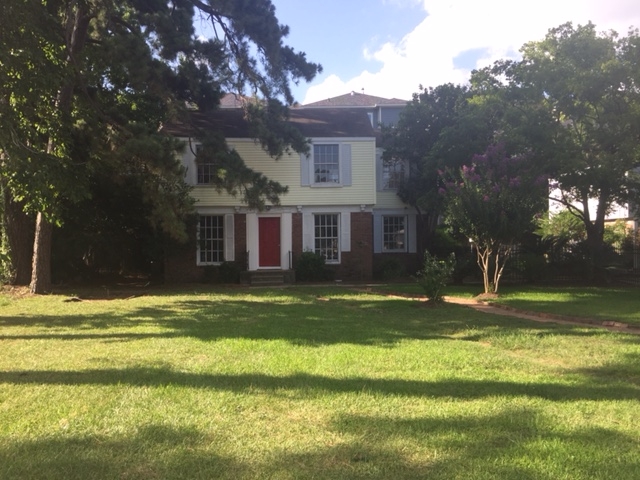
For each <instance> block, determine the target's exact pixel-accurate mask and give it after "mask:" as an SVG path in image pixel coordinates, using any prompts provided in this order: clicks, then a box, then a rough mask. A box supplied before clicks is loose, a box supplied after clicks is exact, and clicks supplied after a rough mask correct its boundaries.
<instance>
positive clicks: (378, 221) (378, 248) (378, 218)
mask: <svg viewBox="0 0 640 480" xmlns="http://www.w3.org/2000/svg"><path fill="white" fill-rule="evenodd" d="M373 253H382V215H380V214H379V213H374V214H373Z"/></svg>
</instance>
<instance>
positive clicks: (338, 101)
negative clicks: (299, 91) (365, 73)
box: [301, 92, 409, 108]
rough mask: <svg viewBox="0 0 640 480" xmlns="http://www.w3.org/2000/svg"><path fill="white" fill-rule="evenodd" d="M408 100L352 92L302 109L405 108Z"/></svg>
mask: <svg viewBox="0 0 640 480" xmlns="http://www.w3.org/2000/svg"><path fill="white" fill-rule="evenodd" d="M407 103H409V102H408V101H407V100H400V99H399V98H383V97H376V96H375V95H366V94H364V93H357V92H351V93H346V94H344V95H340V96H338V97H333V98H327V99H326V100H320V101H319V102H313V103H307V104H305V105H303V106H302V107H301V108H308V107H379V106H402V107H404V106H405V105H406V104H407Z"/></svg>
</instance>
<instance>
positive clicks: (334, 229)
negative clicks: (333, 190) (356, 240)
mask: <svg viewBox="0 0 640 480" xmlns="http://www.w3.org/2000/svg"><path fill="white" fill-rule="evenodd" d="M339 224H340V216H339V215H338V214H336V213H331V214H316V215H314V227H315V228H314V242H315V252H316V253H319V254H320V255H322V256H323V257H324V258H325V260H326V262H327V263H338V262H339V261H340V247H339V245H340V235H339V230H340V229H339V227H338V225H339Z"/></svg>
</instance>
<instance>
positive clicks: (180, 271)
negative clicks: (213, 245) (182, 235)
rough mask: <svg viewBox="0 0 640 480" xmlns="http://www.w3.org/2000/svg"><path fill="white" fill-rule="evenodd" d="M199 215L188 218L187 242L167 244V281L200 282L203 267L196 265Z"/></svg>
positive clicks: (165, 273) (165, 263) (165, 272)
mask: <svg viewBox="0 0 640 480" xmlns="http://www.w3.org/2000/svg"><path fill="white" fill-rule="evenodd" d="M197 225H198V216H197V215H192V216H190V217H189V218H188V219H187V222H186V229H187V235H188V236H189V238H188V239H187V241H186V242H185V243H178V242H175V241H172V242H168V243H167V244H166V245H165V256H164V281H165V282H166V283H189V282H200V281H201V280H202V276H203V271H202V270H203V269H202V268H201V267H198V266H197V265H196V251H197V238H196V233H197Z"/></svg>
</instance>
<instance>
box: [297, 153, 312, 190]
mask: <svg viewBox="0 0 640 480" xmlns="http://www.w3.org/2000/svg"><path fill="white" fill-rule="evenodd" d="M310 163H311V156H310V155H309V156H307V154H306V153H301V154H300V185H301V186H303V187H308V186H309V185H311V170H312V169H311V168H310Z"/></svg>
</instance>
